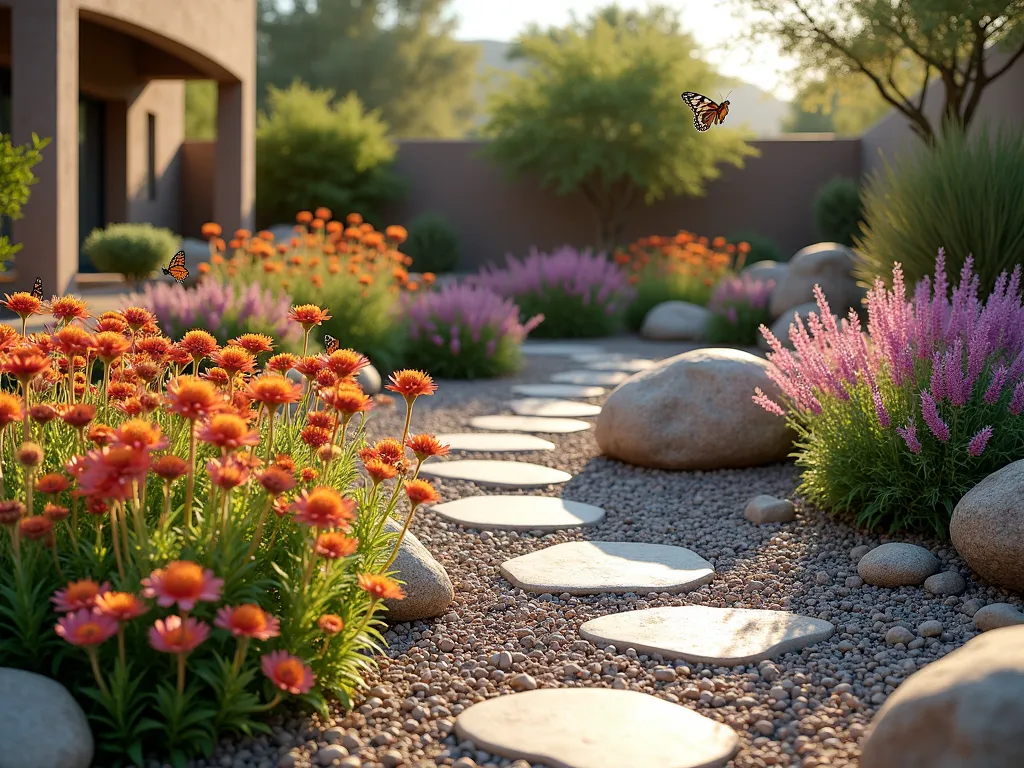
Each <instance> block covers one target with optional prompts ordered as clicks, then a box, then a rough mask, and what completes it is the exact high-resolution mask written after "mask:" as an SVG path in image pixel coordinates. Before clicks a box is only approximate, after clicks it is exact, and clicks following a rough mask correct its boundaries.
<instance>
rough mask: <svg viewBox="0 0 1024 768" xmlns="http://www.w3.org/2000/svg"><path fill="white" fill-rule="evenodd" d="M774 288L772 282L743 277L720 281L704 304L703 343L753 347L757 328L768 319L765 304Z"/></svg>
mask: <svg viewBox="0 0 1024 768" xmlns="http://www.w3.org/2000/svg"><path fill="white" fill-rule="evenodd" d="M774 287H775V281H774V280H757V279H755V278H752V277H751V276H750V275H743V274H741V275H739V276H737V277H727V278H725V279H724V280H722V282H720V283H719V284H718V285H717V286H716V287H715V292H714V293H713V294H711V299H710V301H708V309H709V310H710V311H711V318H710V319H709V321H708V326H707V340H708V341H710V342H712V343H715V344H736V345H739V346H745V347H752V346H754V345H755V344H757V332H758V328H760V327H761V326H762V325H767V324H768V323H770V322H771V320H772V316H771V312H769V311H768V301H769V299H770V298H771V295H772V289H773V288H774Z"/></svg>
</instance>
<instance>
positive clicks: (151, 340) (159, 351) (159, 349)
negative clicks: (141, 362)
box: [135, 336, 171, 360]
mask: <svg viewBox="0 0 1024 768" xmlns="http://www.w3.org/2000/svg"><path fill="white" fill-rule="evenodd" d="M170 348H171V340H170V339H168V338H167V337H166V336H143V337H142V338H141V339H136V341H135V351H136V352H139V353H143V354H147V355H149V356H150V357H152V358H153V359H154V360H160V359H162V358H163V357H164V355H166V354H167V352H168V351H169V350H170Z"/></svg>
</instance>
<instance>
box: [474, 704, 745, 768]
mask: <svg viewBox="0 0 1024 768" xmlns="http://www.w3.org/2000/svg"><path fill="white" fill-rule="evenodd" d="M455 733H456V735H457V736H458V738H459V740H460V741H463V740H467V739H468V740H470V741H472V742H473V743H474V744H476V746H477V747H479V748H481V749H484V750H487V751H488V752H491V753H493V754H497V755H502V756H504V757H508V758H512V759H515V760H526V761H528V762H531V763H543V764H544V765H546V766H550V767H551V768H641V767H642V768H720V766H724V765H725V764H726V763H727V762H728V761H729V760H730V759H731V758H732V757H733V755H735V754H736V752H737V751H738V750H739V738H738V737H737V736H736V733H735V732H734V731H733V730H732V729H731V728H729V727H728V726H726V725H722V724H721V723H716V722H715V721H714V720H711V719H709V718H707V717H704V716H703V715H698V714H697V713H696V712H694V711H692V710H690V709H687V708H686V707H682V706H679V705H678V704H671V703H669V702H667V701H664V700H662V699H659V698H656V697H654V696H649V695H647V694H645V693H638V692H637V691H616V690H611V689H608V688H544V689H539V690H534V691H525V692H523V693H514V694H511V695H508V696H498V697H497V698H493V699H487V700H486V701H482V702H480V703H479V704H474V705H473V706H471V707H470V708H469V709H467V710H465V711H464V712H462V713H460V714H459V716H458V717H457V718H456V719H455Z"/></svg>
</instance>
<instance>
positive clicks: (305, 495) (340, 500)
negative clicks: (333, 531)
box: [292, 485, 356, 528]
mask: <svg viewBox="0 0 1024 768" xmlns="http://www.w3.org/2000/svg"><path fill="white" fill-rule="evenodd" d="M355 508H356V503H355V502H354V501H353V500H352V499H347V498H344V497H343V496H342V495H341V494H340V493H338V492H337V491H336V490H334V489H333V488H329V487H327V486H323V485H321V486H318V487H316V488H314V489H313V490H311V491H303V492H302V493H301V494H300V495H299V498H297V499H296V500H295V501H294V502H292V511H293V512H294V514H295V519H296V520H297V521H298V522H300V523H304V524H305V525H308V526H310V527H315V528H347V527H348V523H349V521H350V520H352V519H354V518H355Z"/></svg>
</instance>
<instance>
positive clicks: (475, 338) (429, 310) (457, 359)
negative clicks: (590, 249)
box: [406, 283, 544, 379]
mask: <svg viewBox="0 0 1024 768" xmlns="http://www.w3.org/2000/svg"><path fill="white" fill-rule="evenodd" d="M406 318H407V323H408V334H409V347H408V350H407V353H406V357H407V359H408V362H409V364H410V365H411V366H413V367H416V368H422V369H423V370H425V371H427V372H428V373H430V374H431V375H433V376H438V377H440V378H445V379H481V378H492V377H494V376H501V375H503V374H507V373H512V372H513V371H515V370H516V368H518V367H519V363H520V360H521V359H522V353H521V347H522V343H523V339H525V338H526V335H527V334H528V333H529V332H530V331H532V330H533V329H534V328H536V327H537V325H538V324H539V323H540V322H541V321H542V320H543V319H544V317H543V315H535V316H534V317H532V318H530V319H529V320H527V321H526V323H525V324H523V323H520V322H519V307H517V306H516V305H515V302H513V301H512V299H503V298H502V297H500V296H498V295H497V294H496V293H494V292H493V291H491V290H489V289H488V288H484V287H481V286H478V285H469V284H454V283H453V284H448V285H445V286H444V287H442V288H440V289H439V290H435V291H431V292H429V293H421V294H418V295H415V296H410V297H408V298H407V299H406Z"/></svg>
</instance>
